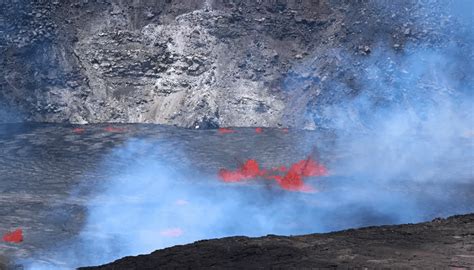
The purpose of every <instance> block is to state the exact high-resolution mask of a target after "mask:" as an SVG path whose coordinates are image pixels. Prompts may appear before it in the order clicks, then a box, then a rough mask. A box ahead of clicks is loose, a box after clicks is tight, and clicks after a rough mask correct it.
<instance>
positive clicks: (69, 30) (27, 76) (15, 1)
mask: <svg viewBox="0 0 474 270" xmlns="http://www.w3.org/2000/svg"><path fill="white" fill-rule="evenodd" d="M0 9H1V10H2V12H1V13H0V31H1V35H0V65H1V66H2V70H0V106H1V108H2V109H0V122H15V121H22V120H27V121H39V122H70V123H76V124H85V123H102V122H128V123H156V124H168V125H176V126H181V127H190V128H216V127H224V126H236V127H244V126H263V127H296V128H309V129H312V128H315V126H317V124H318V123H315V120H314V119H313V118H312V113H311V112H312V111H313V110H314V108H315V107H318V106H319V103H318V102H320V101H325V100H328V99H334V98H336V99H337V97H335V95H339V94H337V93H336V94H335V93H332V92H333V88H334V87H333V86H331V85H334V84H343V85H346V86H347V87H348V88H349V89H352V90H351V91H350V92H351V93H349V95H352V94H353V93H352V92H354V93H355V92H357V91H359V89H358V85H357V83H355V82H354V81H357V77H358V70H361V69H363V67H364V61H365V60H364V59H365V58H366V57H367V56H368V55H370V54H371V51H372V50H373V49H374V46H376V44H379V43H386V44H389V46H390V47H391V48H392V49H391V50H393V51H394V52H397V51H399V52H401V51H403V49H404V46H405V44H407V43H410V44H418V43H427V42H428V43H430V44H437V45H440V44H441V45H442V43H443V40H445V39H444V37H443V36H442V31H441V30H442V27H447V26H449V25H452V23H453V18H451V17H446V16H444V17H439V16H438V15H433V14H431V13H427V12H425V11H423V7H421V6H418V5H417V4H416V3H410V2H407V3H403V4H393V6H390V4H387V6H384V7H380V6H377V5H373V3H372V2H371V1H355V2H351V1H316V2H314V1H309V0H305V1H287V2H284V1H281V3H280V1H278V3H276V4H275V3H273V1H256V2H255V1H209V0H207V1H204V0H193V1H185V2H182V1H169V0H160V1H153V2H150V1H132V2H130V1H112V0H97V1H88V0H82V1H26V0H6V1H2V2H1V3H0ZM428 15H429V16H428ZM420 16H421V17H422V18H423V20H420ZM423 16H425V17H426V16H428V17H427V18H432V19H431V20H428V19H426V18H425V17H423ZM440 16H441V15H440ZM439 18H442V19H443V21H442V23H441V24H440V21H439V20H438V19H439ZM421 21H422V22H423V23H421ZM341 53H348V54H350V55H354V57H355V60H354V61H352V62H350V63H349V64H348V63H347V62H346V61H341ZM344 94H345V95H347V93H344Z"/></svg>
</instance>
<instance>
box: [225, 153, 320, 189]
mask: <svg viewBox="0 0 474 270" xmlns="http://www.w3.org/2000/svg"><path fill="white" fill-rule="evenodd" d="M281 173H284V174H283V175H282V174H281ZM326 175H328V171H327V169H326V167H325V166H324V165H322V164H320V163H318V162H317V161H315V160H313V159H311V158H307V159H304V160H300V161H298V162H296V163H293V164H291V166H290V167H289V169H287V167H286V166H283V165H282V166H279V167H275V168H272V169H270V170H267V169H264V168H262V169H261V168H260V166H259V164H258V162H257V161H256V160H254V159H249V160H247V161H245V162H244V163H243V164H241V166H240V167H239V168H238V169H236V170H228V169H221V170H219V178H220V179H221V180H222V181H224V182H226V183H232V182H242V181H246V180H256V179H258V178H263V179H267V180H274V181H275V182H277V183H278V185H279V186H280V187H281V188H283V189H285V190H289V191H301V192H314V191H315V189H314V188H312V187H311V186H308V185H306V184H305V183H304V181H303V180H304V178H305V177H316V176H326Z"/></svg>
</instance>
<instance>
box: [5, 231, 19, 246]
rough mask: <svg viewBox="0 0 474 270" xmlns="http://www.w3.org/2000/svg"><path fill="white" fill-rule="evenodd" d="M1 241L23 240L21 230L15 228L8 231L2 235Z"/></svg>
mask: <svg viewBox="0 0 474 270" xmlns="http://www.w3.org/2000/svg"><path fill="white" fill-rule="evenodd" d="M2 239H3V241H5V242H8V243H20V242H23V230H22V229H16V230H15V231H13V232H8V233H6V234H4V235H3V238H2Z"/></svg>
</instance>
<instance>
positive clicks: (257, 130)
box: [255, 127, 263, 133]
mask: <svg viewBox="0 0 474 270" xmlns="http://www.w3.org/2000/svg"><path fill="white" fill-rule="evenodd" d="M262 132H263V129H262V128H259V127H258V128H256V129H255V133H262Z"/></svg>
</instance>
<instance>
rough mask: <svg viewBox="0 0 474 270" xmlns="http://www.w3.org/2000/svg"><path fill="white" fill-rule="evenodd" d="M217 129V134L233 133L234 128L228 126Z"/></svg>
mask: <svg viewBox="0 0 474 270" xmlns="http://www.w3.org/2000/svg"><path fill="white" fill-rule="evenodd" d="M218 131H219V134H230V133H235V130H233V129H230V128H219V129H218Z"/></svg>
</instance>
